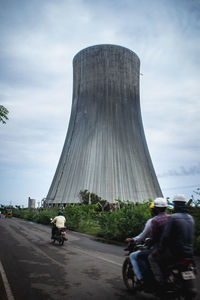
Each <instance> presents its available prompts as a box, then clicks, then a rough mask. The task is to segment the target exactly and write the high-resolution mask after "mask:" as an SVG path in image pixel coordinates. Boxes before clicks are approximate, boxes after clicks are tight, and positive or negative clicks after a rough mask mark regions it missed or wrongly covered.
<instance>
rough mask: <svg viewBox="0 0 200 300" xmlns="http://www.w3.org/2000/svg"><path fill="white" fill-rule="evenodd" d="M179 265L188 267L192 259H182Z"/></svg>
mask: <svg viewBox="0 0 200 300" xmlns="http://www.w3.org/2000/svg"><path fill="white" fill-rule="evenodd" d="M181 264H182V265H183V266H189V265H191V264H192V259H191V258H185V259H183V260H182V261H181Z"/></svg>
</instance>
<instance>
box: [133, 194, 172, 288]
mask: <svg viewBox="0 0 200 300" xmlns="http://www.w3.org/2000/svg"><path fill="white" fill-rule="evenodd" d="M152 206H153V207H154V212H155V214H156V216H155V217H154V218H153V219H152V221H151V232H150V247H149V249H147V250H144V251H141V252H140V253H139V254H138V257H137V259H138V264H139V266H140V269H141V271H142V274H143V277H144V278H148V279H149V275H150V274H149V272H150V270H149V262H148V256H149V255H150V254H151V253H154V252H155V251H157V250H156V249H157V247H158V245H159V242H160V239H161V235H162V233H163V231H164V228H165V226H166V224H167V220H168V217H169V215H168V214H166V213H165V210H166V207H167V206H168V203H167V200H166V199H164V198H162V197H158V198H156V199H155V200H154V201H153V204H152ZM146 284H147V285H148V282H146ZM150 284H151V283H150V280H149V285H150Z"/></svg>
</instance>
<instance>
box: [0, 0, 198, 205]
mask: <svg viewBox="0 0 200 300" xmlns="http://www.w3.org/2000/svg"><path fill="white" fill-rule="evenodd" d="M0 37H1V38H0V104H1V105H4V106H5V107H6V108H7V109H8V110H9V121H8V122H7V124H6V125H0V204H10V203H11V204H12V205H24V206H25V207H26V206H27V205H28V197H29V196H30V197H31V198H34V199H36V200H37V201H41V199H42V198H44V197H45V196H46V195H47V193H48V190H49V187H50V184H51V181H52V179H53V176H54V173H55V170H56V167H57V164H58V160H59V158H60V154H61V151H62V147H63V144H64V141H65V136H66V133H67V128H68V122H69V117H70V111H71V102H72V84H73V82H72V72H73V70H72V60H73V57H74V56H75V55H76V53H77V52H78V51H80V50H81V49H83V48H85V47H88V46H92V45H96V44H105V43H108V44H116V45H121V46H124V47H127V48H129V49H131V50H132V51H134V52H135V53H136V54H137V55H138V56H139V58H140V62H141V73H142V74H143V75H141V77H140V101H141V110H142V118H143V123H144V130H145V134H146V139H147V143H148V147H149V151H150V154H151V158H152V161H153V165H154V168H155V171H156V174H157V176H158V180H159V183H160V186H161V189H162V191H163V194H164V196H165V197H173V195H174V194H175V193H183V194H185V195H186V196H187V197H188V198H190V196H191V195H192V194H194V193H193V191H194V190H196V188H198V187H200V157H199V150H200V139H199V129H200V101H199V96H200V84H199V81H200V80H199V79H200V1H199V0H190V1H188V0H140V1H138V0H95V1H94V0H57V1H56V0H54V1H53V0H42V1H41V0H29V1H27V0H18V1H16V0H0Z"/></svg>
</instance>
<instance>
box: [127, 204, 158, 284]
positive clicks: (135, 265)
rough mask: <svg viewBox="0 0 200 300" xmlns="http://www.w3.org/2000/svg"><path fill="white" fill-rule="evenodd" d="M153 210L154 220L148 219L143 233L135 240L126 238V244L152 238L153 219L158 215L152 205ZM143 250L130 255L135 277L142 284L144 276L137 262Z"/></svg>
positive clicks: (134, 238)
mask: <svg viewBox="0 0 200 300" xmlns="http://www.w3.org/2000/svg"><path fill="white" fill-rule="evenodd" d="M149 208H150V209H151V215H152V218H150V219H148V220H147V222H146V224H145V227H144V229H143V231H142V232H141V233H140V234H139V235H137V236H135V237H133V238H126V239H125V242H126V243H129V242H135V243H140V242H142V241H144V240H145V238H147V237H149V236H150V232H151V221H152V220H153V218H154V217H155V215H156V213H155V210H154V206H153V205H151V206H150V207H149ZM141 251H142V250H137V251H134V252H132V253H131V254H130V255H129V258H130V261H131V264H132V266H133V269H134V272H135V275H136V277H137V279H138V281H139V282H141V283H142V279H143V276H142V273H141V271H140V268H139V265H138V262H137V256H138V254H139V253H140V252H141Z"/></svg>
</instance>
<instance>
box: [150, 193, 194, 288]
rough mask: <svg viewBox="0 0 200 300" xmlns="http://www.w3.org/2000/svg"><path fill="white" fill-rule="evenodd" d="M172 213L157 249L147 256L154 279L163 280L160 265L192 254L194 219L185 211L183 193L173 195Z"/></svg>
mask: <svg viewBox="0 0 200 300" xmlns="http://www.w3.org/2000/svg"><path fill="white" fill-rule="evenodd" d="M173 203H174V213H173V214H172V215H170V216H169V218H168V222H167V225H166V227H165V230H164V232H163V235H162V238H161V241H160V244H159V246H158V251H157V252H155V253H154V255H152V254H153V253H152V254H151V256H149V262H150V265H151V267H152V266H154V267H153V268H152V271H153V273H154V276H155V279H156V280H157V281H158V282H159V283H163V282H164V276H163V273H162V271H161V267H160V266H162V265H165V264H166V263H167V264H169V263H170V262H174V261H177V260H181V259H183V258H185V257H191V256H192V255H193V235H194V220H193V217H192V216H191V215H189V214H188V213H187V206H186V198H185V196H184V195H175V196H174V198H173Z"/></svg>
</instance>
